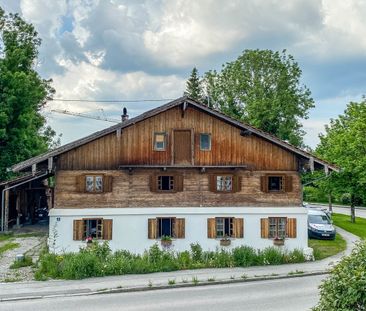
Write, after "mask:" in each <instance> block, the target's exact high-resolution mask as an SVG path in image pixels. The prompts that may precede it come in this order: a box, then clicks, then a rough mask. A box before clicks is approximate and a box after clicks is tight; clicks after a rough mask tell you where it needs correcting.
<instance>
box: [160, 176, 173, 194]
mask: <svg viewBox="0 0 366 311" xmlns="http://www.w3.org/2000/svg"><path fill="white" fill-rule="evenodd" d="M158 190H159V191H173V190H174V176H158Z"/></svg>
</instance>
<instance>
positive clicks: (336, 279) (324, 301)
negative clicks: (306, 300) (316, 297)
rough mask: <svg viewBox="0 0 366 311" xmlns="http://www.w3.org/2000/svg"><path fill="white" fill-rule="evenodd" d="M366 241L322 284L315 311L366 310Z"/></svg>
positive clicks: (334, 269)
mask: <svg viewBox="0 0 366 311" xmlns="http://www.w3.org/2000/svg"><path fill="white" fill-rule="evenodd" d="M365 288H366V242H365V241H363V242H360V243H359V244H358V245H357V246H356V247H355V249H354V250H353V251H352V254H351V255H350V256H348V257H345V258H343V259H342V260H341V262H340V263H339V264H337V265H336V266H335V267H334V268H333V270H332V271H331V273H330V277H329V278H328V279H326V280H325V281H324V282H323V283H322V284H321V285H320V301H319V304H318V305H317V306H316V307H315V308H314V309H313V310H314V311H365V310H366V290H365Z"/></svg>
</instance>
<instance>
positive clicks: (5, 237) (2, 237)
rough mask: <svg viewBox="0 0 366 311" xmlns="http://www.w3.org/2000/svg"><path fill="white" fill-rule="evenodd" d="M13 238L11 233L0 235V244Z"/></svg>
mask: <svg viewBox="0 0 366 311" xmlns="http://www.w3.org/2000/svg"><path fill="white" fill-rule="evenodd" d="M13 237H14V236H13V234H12V233H0V242H2V241H7V240H10V239H11V238H13Z"/></svg>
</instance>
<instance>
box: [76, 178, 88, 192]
mask: <svg viewBox="0 0 366 311" xmlns="http://www.w3.org/2000/svg"><path fill="white" fill-rule="evenodd" d="M76 191H77V192H86V188H85V175H79V176H76Z"/></svg>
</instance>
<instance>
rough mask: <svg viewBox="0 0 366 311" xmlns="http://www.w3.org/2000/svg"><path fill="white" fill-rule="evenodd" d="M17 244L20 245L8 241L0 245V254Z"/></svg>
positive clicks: (17, 245)
mask: <svg viewBox="0 0 366 311" xmlns="http://www.w3.org/2000/svg"><path fill="white" fill-rule="evenodd" d="M19 246H20V245H19V243H14V242H9V243H6V244H4V245H2V246H0V256H1V255H2V254H3V253H5V252H7V251H9V250H11V249H14V248H17V247H19Z"/></svg>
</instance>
